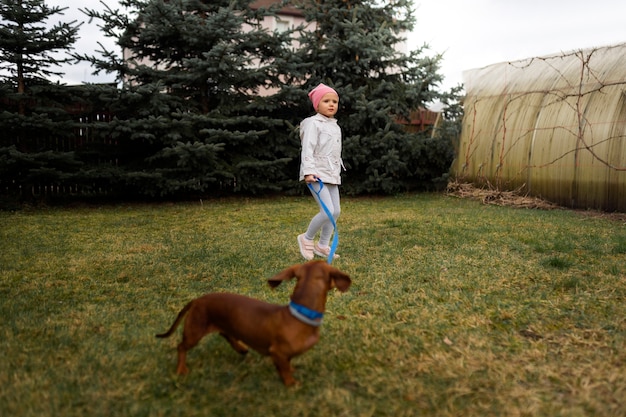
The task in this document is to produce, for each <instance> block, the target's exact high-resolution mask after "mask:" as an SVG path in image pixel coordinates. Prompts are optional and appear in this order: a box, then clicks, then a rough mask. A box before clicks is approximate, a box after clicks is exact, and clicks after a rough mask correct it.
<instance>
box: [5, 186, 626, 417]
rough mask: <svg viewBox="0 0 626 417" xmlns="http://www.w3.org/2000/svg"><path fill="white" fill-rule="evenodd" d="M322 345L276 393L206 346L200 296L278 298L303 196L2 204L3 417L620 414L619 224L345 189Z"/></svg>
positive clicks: (302, 217) (236, 359)
mask: <svg viewBox="0 0 626 417" xmlns="http://www.w3.org/2000/svg"><path fill="white" fill-rule="evenodd" d="M342 209H343V213H342V217H341V218H340V220H339V232H340V244H339V249H338V253H340V254H341V255H342V257H341V258H340V259H339V260H337V261H335V262H334V263H333V265H335V266H337V267H338V268H340V269H342V270H343V271H345V272H347V273H349V274H350V275H351V276H352V278H353V285H352V287H351V288H350V290H349V291H348V292H346V293H344V294H341V293H338V292H332V293H331V294H330V296H329V299H328V305H327V309H328V312H327V318H326V320H325V324H324V326H323V327H322V338H321V340H320V342H319V343H318V344H317V345H316V346H315V347H314V348H313V349H312V350H310V351H309V352H307V353H305V354H304V355H302V356H300V357H298V358H296V359H295V360H294V361H293V363H294V365H295V367H296V369H297V371H296V374H295V376H296V378H297V379H299V381H300V382H301V384H300V385H299V386H298V387H296V388H293V389H287V388H285V387H283V385H282V383H281V382H280V379H279V377H278V375H277V373H276V371H275V370H274V367H273V365H272V364H271V362H270V360H269V359H268V358H266V357H262V356H260V355H258V354H256V353H251V354H249V355H247V357H245V358H241V357H240V356H239V355H238V354H237V353H235V352H234V351H233V350H232V349H231V348H230V347H229V346H228V345H227V343H225V341H224V340H222V339H221V338H219V337H215V336H210V337H207V338H205V339H204V340H203V341H202V342H201V343H200V345H199V346H198V347H196V348H195V349H194V350H192V351H191V352H190V354H189V357H188V365H189V367H190V369H191V373H190V374H189V375H188V376H186V377H178V376H176V375H175V374H174V370H175V362H176V358H175V347H176V344H177V343H178V340H179V338H180V330H179V332H177V334H176V337H172V338H170V339H165V340H160V339H156V338H155V337H154V334H155V333H158V332H162V331H164V330H166V329H167V328H168V327H169V325H170V324H171V323H172V321H173V319H174V317H175V315H176V313H177V312H178V311H179V310H180V308H182V306H183V305H184V304H185V303H186V302H187V301H189V300H190V299H192V298H195V297H197V296H199V295H201V294H203V293H206V292H213V291H232V292H237V293H241V294H246V295H250V296H253V297H256V298H259V299H263V300H267V301H270V302H276V303H281V304H285V303H286V302H287V300H288V297H289V294H290V291H291V289H292V288H293V284H292V283H286V285H285V284H283V285H281V286H279V287H278V288H277V289H275V290H271V289H270V288H269V286H268V285H267V283H266V282H265V280H266V279H267V278H269V277H271V276H272V275H274V274H275V273H277V272H278V271H280V270H282V269H283V268H285V267H287V266H289V265H291V264H293V263H298V262H300V261H301V259H300V255H299V252H298V249H297V245H296V241H295V236H296V235H297V234H298V233H301V232H302V231H303V230H304V228H305V227H306V223H307V221H308V219H309V218H310V217H311V216H312V215H313V214H314V210H315V209H314V206H313V203H312V201H311V199H310V197H309V198H304V197H303V198H277V199H259V200H254V199H252V200H245V199H238V200H219V201H205V202H204V203H203V204H200V202H198V203H187V204H169V205H139V206H126V205H120V206H115V207H81V208H73V209H62V208H52V209H46V210H35V211H21V212H16V213H8V212H3V213H0V224H1V226H0V316H1V319H0V320H1V321H0V323H1V325H0V332H1V333H0V352H2V360H0V386H1V387H2V389H0V415H2V416H37V417H40V416H87V415H89V416H171V415H181V416H235V415H237V416H261V415H263V416H289V417H293V416H350V417H352V416H394V417H397V416H417V415H419V416H551V417H553V416H568V417H569V416H588V415H593V416H617V415H626V403H625V402H624V400H623V399H624V398H626V369H625V368H626V266H625V258H624V254H625V253H626V225H625V224H624V223H622V222H618V221H614V220H610V219H605V218H590V217H588V216H585V217H583V216H581V215H579V214H577V213H576V212H572V211H566V210H554V211H538V210H523V209H512V208H505V207H496V206H484V205H481V204H479V203H477V202H474V201H469V200H461V199H456V198H452V197H446V196H443V195H438V194H425V195H410V196H403V197H397V198H381V199H350V198H344V199H343V207H342Z"/></svg>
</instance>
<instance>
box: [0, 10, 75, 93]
mask: <svg viewBox="0 0 626 417" xmlns="http://www.w3.org/2000/svg"><path fill="white" fill-rule="evenodd" d="M66 9H67V7H64V8H61V7H58V6H55V7H48V6H47V5H46V3H45V1H44V0H0V16H1V17H2V20H1V21H0V70H4V71H8V73H9V74H10V75H9V76H3V78H4V79H8V80H10V81H12V82H13V83H15V84H16V85H17V92H18V93H25V92H26V88H27V85H28V83H29V82H39V83H41V82H42V81H43V82H45V80H46V77H49V76H51V75H61V73H59V72H57V71H55V70H53V69H52V67H55V66H58V65H60V64H63V63H66V62H69V61H71V60H72V58H71V57H70V56H69V55H68V56H67V57H66V58H59V57H57V56H55V55H54V52H58V51H69V50H71V49H72V45H73V44H74V42H76V36H77V34H78V29H79V27H80V25H77V24H76V22H75V21H73V22H68V23H64V22H61V23H57V24H55V25H53V26H52V27H51V28H46V26H45V23H46V21H47V20H48V19H49V18H50V17H52V16H55V15H57V14H63V11H64V10H66Z"/></svg>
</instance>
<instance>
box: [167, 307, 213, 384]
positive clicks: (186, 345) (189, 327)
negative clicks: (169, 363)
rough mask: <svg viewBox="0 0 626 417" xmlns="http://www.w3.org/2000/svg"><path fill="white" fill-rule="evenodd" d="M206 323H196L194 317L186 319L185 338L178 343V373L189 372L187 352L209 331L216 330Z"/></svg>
mask: <svg viewBox="0 0 626 417" xmlns="http://www.w3.org/2000/svg"><path fill="white" fill-rule="evenodd" d="M204 325H205V324H204V323H202V324H201V325H198V324H196V323H194V321H193V319H192V318H191V319H190V317H189V316H187V320H186V321H185V328H184V329H183V339H182V341H181V342H180V343H179V344H178V365H177V367H176V373H177V374H179V375H185V374H187V373H189V369H188V368H187V364H186V362H187V352H188V351H189V350H191V349H192V348H193V347H195V346H196V345H197V344H198V342H200V340H201V339H202V338H203V337H204V336H206V335H207V334H209V333H212V332H215V331H216V330H217V329H216V328H214V327H213V326H211V325H209V326H207V327H204Z"/></svg>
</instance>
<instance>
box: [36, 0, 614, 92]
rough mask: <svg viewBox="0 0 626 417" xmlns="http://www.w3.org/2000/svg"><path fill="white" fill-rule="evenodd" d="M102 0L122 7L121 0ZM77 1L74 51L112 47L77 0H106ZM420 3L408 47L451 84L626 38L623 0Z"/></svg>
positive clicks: (75, 72)
mask: <svg viewBox="0 0 626 417" xmlns="http://www.w3.org/2000/svg"><path fill="white" fill-rule="evenodd" d="M103 1H104V2H105V3H107V4H109V5H111V7H112V8H116V7H117V6H116V4H117V1H116V0H103ZM71 3H72V4H71V5H70V6H69V8H68V10H66V11H65V15H64V16H61V17H60V18H61V19H62V20H63V21H71V20H76V21H78V22H85V23H84V24H83V25H82V27H81V31H80V40H79V41H78V42H77V43H76V44H75V45H74V47H75V50H77V51H81V52H82V51H88V52H93V51H94V50H96V49H98V46H97V42H98V41H100V42H103V43H105V44H107V45H108V46H110V47H112V44H111V43H110V41H108V40H106V39H104V36H103V35H102V34H101V32H100V29H99V28H98V27H97V25H96V22H95V21H94V22H92V23H88V22H87V17H86V16H85V15H83V14H82V13H81V12H79V11H78V7H87V8H93V9H101V8H102V6H101V5H100V1H99V0H82V2H71ZM47 4H48V5H50V6H53V5H60V6H64V5H67V4H68V2H67V0H47ZM414 5H415V8H416V12H415V16H416V17H417V24H416V29H415V31H414V33H412V34H411V35H410V36H409V40H408V41H409V42H408V43H409V48H411V49H415V48H416V47H418V46H420V45H422V44H424V43H426V44H428V45H429V46H430V49H429V51H428V52H427V55H434V54H436V53H442V54H443V61H442V67H441V74H442V75H443V76H444V77H445V79H444V82H443V84H442V88H443V89H445V90H447V89H449V88H451V87H453V86H455V85H457V84H459V83H462V82H463V79H462V73H463V71H465V70H469V69H475V68H482V67H485V66H488V65H490V64H495V63H500V62H505V61H515V60H519V59H524V58H530V57H535V56H542V55H549V54H553V53H559V52H566V51H572V50H576V49H583V48H591V47H598V46H606V45H613V44H617V43H623V42H626V1H624V0H595V1H590V0H414ZM106 42H108V43H106ZM625 68H626V67H625ZM60 70H61V71H63V72H64V73H65V77H63V79H62V80H61V82H63V83H66V84H79V83H82V82H106V81H113V78H114V77H112V76H110V75H109V76H102V75H101V76H99V77H94V76H92V75H91V72H92V69H91V68H90V67H89V65H87V64H82V65H73V66H69V67H64V68H61V69H60ZM625 71H626V69H625Z"/></svg>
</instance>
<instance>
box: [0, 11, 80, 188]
mask: <svg viewBox="0 0 626 417" xmlns="http://www.w3.org/2000/svg"><path fill="white" fill-rule="evenodd" d="M64 10H65V8H60V7H48V6H47V5H46V4H45V2H44V1H43V0H0V17H1V18H2V19H1V20H0V70H2V75H1V76H0V77H1V79H2V83H1V85H2V88H1V89H0V100H1V101H2V110H3V111H2V112H0V130H1V131H2V135H0V137H2V140H1V141H0V174H1V175H0V177H2V178H3V180H1V181H2V188H3V190H2V191H3V192H7V191H8V192H11V191H22V192H23V193H24V194H26V193H28V194H30V193H31V191H32V190H33V189H34V187H35V185H37V184H45V185H46V186H61V184H63V183H64V181H66V180H67V179H68V178H69V177H71V176H72V175H74V174H75V173H76V172H77V171H78V170H79V167H80V165H81V162H80V161H79V160H78V159H77V158H76V154H75V152H74V149H73V146H72V145H71V143H70V142H71V139H72V138H73V133H74V127H75V123H74V121H73V119H72V117H71V115H70V114H68V112H67V109H68V107H69V106H70V105H71V104H73V101H74V98H73V96H72V92H71V91H69V90H67V89H66V88H65V87H63V86H60V85H58V84H52V83H50V82H49V81H47V79H46V77H48V76H50V75H53V74H57V75H60V73H59V72H57V70H55V67H57V66H58V65H60V64H62V63H64V62H67V61H68V60H71V59H72V58H71V57H70V56H69V55H68V56H67V57H66V58H60V57H59V56H58V55H56V54H57V53H59V52H63V51H65V52H69V51H70V50H71V49H72V45H73V43H74V42H75V40H76V36H77V31H78V28H79V25H76V23H75V22H69V23H58V24H55V25H53V26H52V27H48V26H47V21H48V20H49V19H50V18H52V17H54V16H55V15H62V14H63V11H64Z"/></svg>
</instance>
